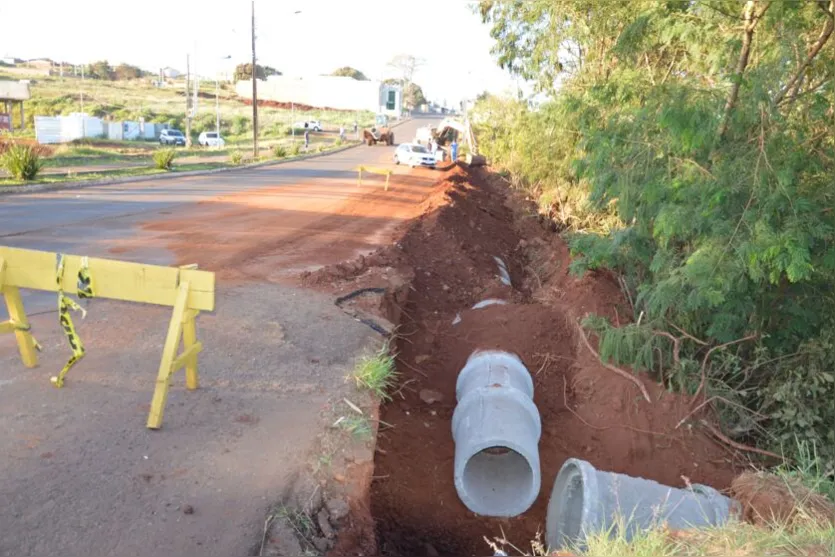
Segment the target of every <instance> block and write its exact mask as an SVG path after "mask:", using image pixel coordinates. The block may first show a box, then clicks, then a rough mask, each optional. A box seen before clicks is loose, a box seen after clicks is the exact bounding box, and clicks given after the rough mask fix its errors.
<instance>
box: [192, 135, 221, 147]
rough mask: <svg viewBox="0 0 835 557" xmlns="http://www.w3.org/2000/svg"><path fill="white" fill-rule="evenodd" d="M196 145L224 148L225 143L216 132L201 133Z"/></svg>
mask: <svg viewBox="0 0 835 557" xmlns="http://www.w3.org/2000/svg"><path fill="white" fill-rule="evenodd" d="M197 143H199V144H200V145H202V146H203V147H224V146H225V145H226V142H225V141H224V140H223V138H222V137H220V135H218V133H217V132H203V133H201V134H200V136H199V137H198V138H197Z"/></svg>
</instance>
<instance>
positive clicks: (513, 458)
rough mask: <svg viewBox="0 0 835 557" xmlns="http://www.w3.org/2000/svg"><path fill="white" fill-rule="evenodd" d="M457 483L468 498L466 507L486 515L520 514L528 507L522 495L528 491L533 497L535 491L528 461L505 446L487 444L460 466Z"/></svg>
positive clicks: (536, 492) (535, 486) (525, 494)
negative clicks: (459, 478)
mask: <svg viewBox="0 0 835 557" xmlns="http://www.w3.org/2000/svg"><path fill="white" fill-rule="evenodd" d="M461 483H462V485H463V487H464V491H465V492H466V493H467V496H468V498H469V500H470V505H468V507H470V509H471V510H474V511H475V512H478V513H479V514H484V515H490V516H514V515H516V514H520V513H521V512H524V511H525V510H526V509H527V507H528V506H530V503H527V501H526V500H523V498H525V497H527V498H529V497H530V496H529V494H531V493H534V498H536V494H538V493H539V489H538V486H537V483H536V482H535V480H534V472H533V469H532V468H531V463H530V462H528V459H526V458H525V457H524V456H522V455H521V454H519V453H518V452H516V451H514V450H513V449H510V448H508V447H500V446H495V447H488V448H486V449H484V450H482V451H479V452H477V453H476V454H474V455H473V456H472V457H471V458H470V459H469V460H468V461H467V463H466V465H465V466H464V470H463V472H462V474H461ZM520 495H521V496H522V497H520ZM531 503H533V501H531ZM522 507H525V508H522ZM479 509H480V510H481V512H479ZM517 511H518V512H517ZM493 513H502V514H496V515H494V514H493Z"/></svg>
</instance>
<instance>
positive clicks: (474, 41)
mask: <svg viewBox="0 0 835 557" xmlns="http://www.w3.org/2000/svg"><path fill="white" fill-rule="evenodd" d="M473 4H475V2H474V1H472V0H256V2H255V15H256V37H257V53H258V61H259V64H264V65H269V66H272V67H275V68H277V69H278V70H279V71H281V72H282V73H285V74H293V75H318V74H327V73H330V72H332V71H333V70H334V69H336V68H338V67H341V66H352V67H355V68H357V69H359V70H360V71H362V72H363V73H365V74H366V75H367V76H368V77H370V78H371V79H383V78H386V77H394V74H393V70H391V69H390V68H387V62H388V61H389V60H390V59H391V58H392V57H394V56H395V55H397V54H411V55H414V56H416V57H418V58H421V59H423V61H424V64H423V65H422V66H421V67H420V68H419V70H418V71H417V73H416V74H415V77H414V81H415V82H416V83H418V84H419V85H421V86H422V87H423V90H424V93H425V95H426V96H427V98H428V99H430V100H432V101H436V102H443V101H444V100H446V101H447V102H448V103H455V102H457V101H458V100H460V99H462V98H472V97H474V96H475V95H477V94H478V93H480V92H482V91H485V90H487V91H490V92H493V93H497V94H500V93H505V92H509V91H512V90H515V87H516V82H515V80H514V79H513V78H512V77H511V76H510V75H509V74H508V73H507V72H506V71H504V70H502V69H500V68H499V67H498V66H497V65H496V63H495V59H494V57H493V56H492V55H491V53H490V50H491V48H492V46H493V40H492V39H491V38H490V34H489V27H488V26H486V25H484V24H482V23H481V20H480V18H479V16H478V15H476V14H475V13H473V10H472V6H473ZM120 6H124V7H120ZM128 6H129V7H128ZM215 6H217V7H212V6H211V3H210V2H209V1H206V0H203V1H198V0H140V1H137V2H120V1H118V0H71V1H70V0H26V1H21V0H0V22H3V23H2V30H1V31H0V56H14V57H17V58H24V59H30V58H40V57H47V58H52V59H54V60H63V61H67V62H73V63H80V62H88V63H89V62H93V61H96V60H101V59H106V60H108V61H109V62H110V63H111V64H117V63H120V62H126V63H130V64H134V65H138V66H140V67H142V68H143V69H147V70H158V69H159V68H161V67H165V66H171V67H175V68H177V69H179V70H181V71H184V70H185V65H186V55H187V54H190V55H191V58H192V71H194V70H195V68H196V69H197V71H199V72H200V74H201V75H204V76H212V75H214V74H215V72H217V71H224V70H228V66H229V65H230V64H232V65H234V64H235V63H239V62H245V61H248V60H249V58H250V57H251V35H250V25H251V11H250V10H251V2H250V0H225V1H223V2H220V1H218V0H215ZM296 12H300V13H296ZM14 22H31V23H30V24H25V25H23V24H21V25H16V24H14ZM226 56H231V60H230V61H226V62H224V61H223V60H222V58H223V57H226Z"/></svg>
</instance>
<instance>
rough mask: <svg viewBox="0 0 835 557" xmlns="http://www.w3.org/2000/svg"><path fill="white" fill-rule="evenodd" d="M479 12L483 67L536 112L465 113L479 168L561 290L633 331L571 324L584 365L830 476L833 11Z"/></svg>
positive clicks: (571, 0) (724, 4)
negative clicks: (508, 181) (493, 59)
mask: <svg viewBox="0 0 835 557" xmlns="http://www.w3.org/2000/svg"><path fill="white" fill-rule="evenodd" d="M480 8H481V16H482V18H483V19H484V21H485V22H487V23H488V24H490V25H491V35H492V36H493V38H494V39H495V40H496V47H495V54H496V55H497V57H498V60H499V63H500V64H501V65H502V66H503V67H504V68H506V69H508V70H509V71H510V72H511V73H512V74H514V75H519V76H522V77H525V78H527V79H531V80H534V81H535V82H536V83H537V85H538V88H539V89H540V90H542V91H545V92H548V93H549V94H550V95H551V100H550V102H548V103H546V104H544V105H543V106H542V107H541V108H540V109H539V110H538V111H537V112H536V113H533V112H531V111H530V110H529V109H528V108H527V107H526V106H525V105H524V103H519V102H518V101H516V100H502V99H498V98H494V97H487V98H485V99H482V100H481V101H480V102H479V103H478V106H477V109H476V111H475V112H476V114H477V115H478V118H476V116H475V115H474V116H473V120H474V121H476V120H477V121H478V125H477V133H478V137H479V140H480V148H481V149H482V150H483V151H485V154H487V156H488V157H489V158H491V159H492V161H493V162H494V164H496V165H498V166H500V167H504V168H505V169H507V170H509V171H510V172H511V173H512V174H514V176H515V180H514V182H515V183H520V184H527V187H528V188H529V191H530V194H531V195H532V196H536V197H538V199H539V202H540V205H541V208H542V210H543V211H544V212H548V213H549V214H550V215H551V216H552V218H553V219H554V220H555V221H556V222H557V224H558V225H559V226H560V227H561V228H562V229H563V230H565V231H566V232H567V239H568V240H569V243H570V246H571V249H572V253H573V254H576V256H577V257H576V259H575V260H574V262H573V263H572V269H573V271H574V272H577V273H582V272H584V271H586V270H596V269H608V270H611V271H614V272H615V273H616V274H617V275H618V276H619V278H620V282H621V284H622V287H623V289H624V291H625V292H626V297H627V298H628V301H629V304H630V307H631V308H632V309H633V313H634V314H633V315H631V316H629V321H630V322H629V323H627V324H625V325H622V326H615V325H613V324H611V323H608V322H607V321H606V320H604V319H591V320H588V321H586V324H587V326H588V327H590V328H592V329H593V330H595V331H596V332H597V333H598V335H599V337H600V352H601V356H602V357H603V358H605V359H611V360H613V361H615V362H616V363H623V364H629V365H631V366H633V368H636V369H647V370H652V371H654V372H655V373H656V374H658V375H659V379H661V380H663V381H664V382H665V383H666V384H667V386H668V387H669V388H673V389H678V390H684V391H689V392H690V393H691V394H692V393H694V392H696V393H698V394H704V393H705V392H706V391H708V390H709V389H710V390H712V393H713V394H716V393H718V392H719V390H720V389H721V393H722V397H721V398H722V399H723V400H730V401H731V402H730V403H727V402H721V403H716V402H715V403H714V404H716V405H717V406H715V408H714V409H715V410H716V414H717V415H720V416H722V417H723V418H724V419H725V420H726V422H727V423H728V425H729V426H730V427H729V430H730V431H739V432H743V433H750V432H752V431H753V429H754V427H755V426H756V427H757V428H761V427H766V428H767V429H768V434H769V435H768V439H770V440H772V441H773V442H775V443H776V444H777V445H780V444H781V443H782V444H784V445H783V447H782V448H783V449H785V450H787V451H790V450H791V449H792V447H796V446H797V444H796V441H797V440H800V441H806V442H815V443H816V444H817V446H818V447H823V446H826V447H833V448H832V449H831V450H830V449H827V454H826V455H825V456H826V458H828V459H830V461H832V462H835V431H833V429H832V428H831V426H830V425H827V424H832V423H835V405H832V398H833V397H835V376H833V373H832V372H831V370H832V369H833V368H835V349H833V343H835V319H833V318H832V316H833V315H835V298H833V297H831V296H828V295H821V294H822V293H824V292H829V291H830V289H831V284H832V283H833V282H835V206H833V205H835V196H833V193H832V176H835V138H833V134H832V118H833V116H835V48H832V46H833V43H834V42H835V39H833V35H835V0H820V1H815V2H774V1H771V2H770V1H767V0H746V1H745V2H738V1H736V0H710V1H709V2H708V1H703V2H679V1H667V2H657V1H656V0H624V1H623V2H617V3H611V2H610V3H601V2H598V1H597V0H527V1H525V2H519V1H517V0H483V1H482V2H481V3H480ZM558 80H559V81H561V87H560V88H559V89H558V90H557V88H556V87H555V84H556V83H557V82H558ZM620 321H621V323H624V322H625V321H626V320H624V318H623V315H622V314H621V316H620ZM734 405H737V406H734ZM738 408H747V410H746V411H745V412H743V413H742V414H740V413H739V412H738ZM733 409H736V410H733ZM751 416H756V419H752V418H751ZM752 424H753V425H752ZM778 450H779V449H778Z"/></svg>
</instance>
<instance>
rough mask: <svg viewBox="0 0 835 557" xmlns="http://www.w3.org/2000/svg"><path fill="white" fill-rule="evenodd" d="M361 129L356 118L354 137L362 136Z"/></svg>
mask: <svg viewBox="0 0 835 557" xmlns="http://www.w3.org/2000/svg"><path fill="white" fill-rule="evenodd" d="M359 129H360V128H359V125H358V124H357V121H356V120H354V136H355V137H354V139H359V138H360V132H359Z"/></svg>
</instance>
